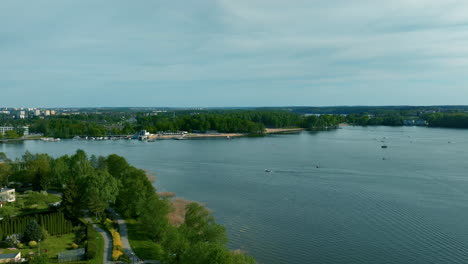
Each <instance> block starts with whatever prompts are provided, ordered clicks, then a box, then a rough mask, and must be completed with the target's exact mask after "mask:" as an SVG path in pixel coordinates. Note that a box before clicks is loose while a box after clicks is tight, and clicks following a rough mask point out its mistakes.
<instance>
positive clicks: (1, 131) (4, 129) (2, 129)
mask: <svg viewBox="0 0 468 264" xmlns="http://www.w3.org/2000/svg"><path fill="white" fill-rule="evenodd" d="M19 128H22V129H23V130H24V133H23V136H27V135H29V127H27V126H24V127H19ZM17 129H18V128H16V127H0V135H2V136H4V135H5V133H6V132H7V131H9V130H17Z"/></svg>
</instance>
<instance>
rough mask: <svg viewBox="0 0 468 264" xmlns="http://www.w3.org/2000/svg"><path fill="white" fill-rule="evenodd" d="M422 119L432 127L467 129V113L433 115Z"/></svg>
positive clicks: (427, 115)
mask: <svg viewBox="0 0 468 264" xmlns="http://www.w3.org/2000/svg"><path fill="white" fill-rule="evenodd" d="M423 118H424V119H425V120H426V121H427V122H428V123H429V126H432V127H451V128H468V113H433V114H426V115H424V116H423Z"/></svg>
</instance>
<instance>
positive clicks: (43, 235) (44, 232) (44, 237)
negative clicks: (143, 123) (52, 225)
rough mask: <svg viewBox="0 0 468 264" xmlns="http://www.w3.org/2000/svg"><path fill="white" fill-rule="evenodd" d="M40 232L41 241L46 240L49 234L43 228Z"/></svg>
mask: <svg viewBox="0 0 468 264" xmlns="http://www.w3.org/2000/svg"><path fill="white" fill-rule="evenodd" d="M41 232H42V240H46V239H47V238H48V237H49V232H47V230H45V228H44V227H42V228H41Z"/></svg>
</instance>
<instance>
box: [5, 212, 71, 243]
mask: <svg viewBox="0 0 468 264" xmlns="http://www.w3.org/2000/svg"><path fill="white" fill-rule="evenodd" d="M31 220H36V222H37V223H38V224H39V225H40V226H41V227H43V228H44V229H45V230H47V232H48V233H49V234H50V235H52V236H55V235H62V234H68V233H71V232H72V228H73V225H72V223H71V221H69V220H67V219H65V216H64V214H63V213H62V212H54V213H47V214H35V215H26V216H18V217H13V218H10V219H3V220H2V221H0V240H4V239H5V238H6V237H7V236H9V235H12V234H21V235H22V234H23V233H24V230H25V229H26V226H27V225H28V223H29V222H30V221H31Z"/></svg>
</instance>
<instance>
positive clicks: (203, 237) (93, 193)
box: [0, 150, 255, 264]
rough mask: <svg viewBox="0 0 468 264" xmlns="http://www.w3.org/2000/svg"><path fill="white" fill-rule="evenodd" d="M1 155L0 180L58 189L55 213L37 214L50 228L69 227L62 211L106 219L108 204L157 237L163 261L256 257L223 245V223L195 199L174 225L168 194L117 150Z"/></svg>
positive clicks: (227, 262) (223, 263) (7, 227)
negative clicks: (159, 191)
mask: <svg viewBox="0 0 468 264" xmlns="http://www.w3.org/2000/svg"><path fill="white" fill-rule="evenodd" d="M0 159H1V160H0V161H1V163H0V164H3V166H1V167H0V181H1V182H2V183H5V182H6V181H7V179H8V182H14V186H12V187H15V188H16V189H17V190H18V191H20V190H24V189H28V188H32V189H33V190H34V191H41V192H44V191H47V190H51V189H53V190H55V191H56V192H60V193H61V194H62V201H61V204H60V208H59V212H60V213H59V214H58V215H57V216H52V217H53V218H50V219H49V218H43V217H41V216H38V217H36V218H35V219H37V222H38V223H40V224H42V225H44V226H45V228H48V231H49V232H50V233H51V234H52V233H54V234H55V233H61V232H68V231H69V229H70V227H71V226H70V224H69V223H68V222H67V221H65V220H64V219H62V218H63V216H65V217H66V218H67V219H69V220H72V221H75V222H76V221H77V219H79V218H80V217H82V216H83V210H88V211H89V212H90V213H91V214H92V215H93V216H94V217H96V218H97V219H103V220H102V221H103V223H106V221H105V220H106V218H107V217H109V211H108V210H106V209H107V208H108V207H112V208H113V209H115V210H116V211H117V212H119V213H120V215H122V216H123V217H125V218H126V219H134V220H135V221H137V222H138V224H139V229H140V230H139V232H141V233H143V234H144V237H140V240H148V241H152V242H153V243H155V245H156V246H155V248H154V249H152V251H154V254H155V255H156V256H157V259H158V260H160V261H162V263H170V264H178V263H181V264H183V263H187V264H189V263H219V264H234V263H237V264H244V263H245V264H253V263H255V261H254V259H253V258H251V257H249V256H247V255H245V254H241V253H238V252H232V251H230V250H229V249H228V248H227V247H226V244H227V242H228V240H227V235H226V229H225V228H224V227H223V226H221V225H219V224H217V223H216V222H215V219H214V217H213V216H212V214H211V213H210V211H209V210H208V209H207V208H205V207H204V206H202V205H200V204H198V203H195V202H191V203H188V204H187V205H186V208H185V216H184V219H183V223H181V224H180V225H177V226H175V225H172V224H171V223H170V222H169V220H168V214H169V213H170V212H171V211H172V210H173V208H172V204H171V201H170V199H169V198H164V197H161V196H159V195H158V194H157V193H156V189H155V188H154V186H153V183H152V182H151V177H149V176H148V174H147V173H146V172H145V171H143V170H141V169H137V168H135V167H133V166H131V165H130V164H128V162H127V161H126V160H125V158H123V157H120V156H118V155H115V154H112V155H109V156H107V157H103V156H99V157H97V156H91V157H88V156H87V154H86V153H85V152H84V151H82V150H78V151H76V153H75V154H73V155H71V156H69V155H65V156H61V157H58V158H53V157H51V156H49V155H47V154H31V153H29V152H26V153H25V154H24V155H23V156H22V157H21V158H18V159H16V160H10V159H8V158H7V157H6V156H5V155H4V154H3V153H0ZM30 186H31V187H30ZM2 210H3V208H2V209H1V210H0V213H1V212H3V211H2ZM54 217H55V218H54ZM60 217H62V218H60ZM15 219H17V220H15ZM30 220H31V219H21V218H12V220H8V222H5V223H7V224H4V225H3V226H0V228H2V229H1V231H0V233H2V235H8V234H10V233H12V232H14V231H12V228H16V229H17V228H22V230H23V229H27V227H26V225H27V223H31V221H30ZM9 223H11V224H9ZM51 223H60V226H56V227H55V228H54V227H53V226H51ZM60 228H62V229H63V230H62V229H60ZM88 232H89V230H88Z"/></svg>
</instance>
